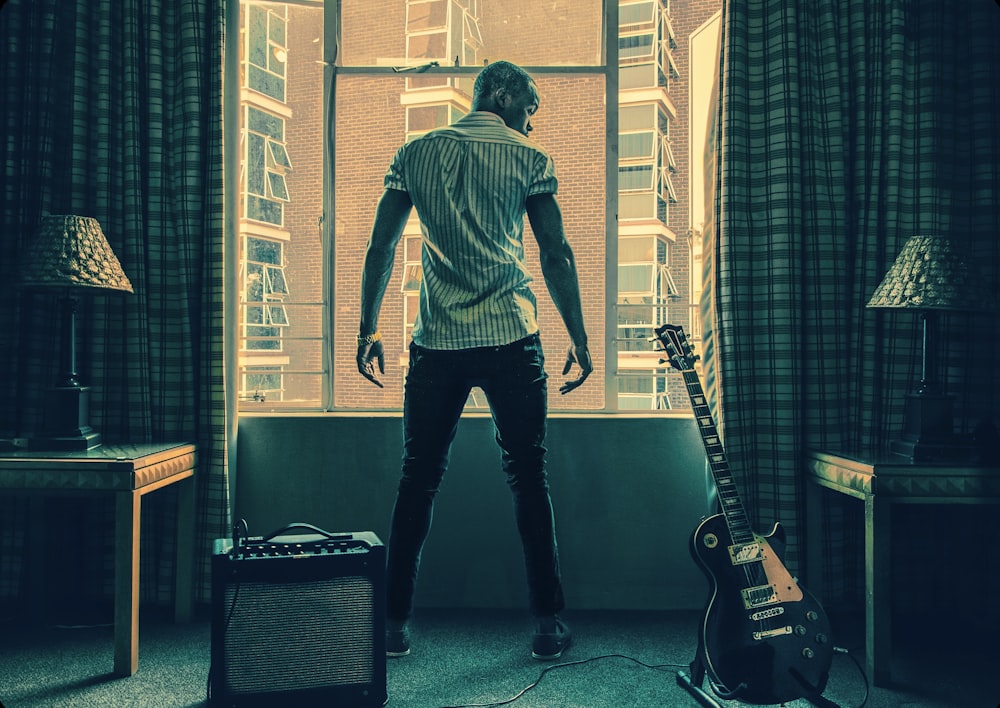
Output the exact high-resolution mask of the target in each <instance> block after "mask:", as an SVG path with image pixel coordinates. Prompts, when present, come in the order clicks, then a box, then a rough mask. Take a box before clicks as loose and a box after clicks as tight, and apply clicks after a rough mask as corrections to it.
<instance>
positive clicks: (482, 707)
mask: <svg viewBox="0 0 1000 708" xmlns="http://www.w3.org/2000/svg"><path fill="white" fill-rule="evenodd" d="M833 651H834V653H836V654H843V655H845V656H847V657H848V658H849V659H850V660H851V661H852V662H853V663H854V666H855V667H856V668H857V669H858V672H859V673H860V674H861V678H862V680H863V681H864V685H865V695H864V698H863V699H862V701H861V703H860V704H859V705H858V706H857V708H864V707H865V706H866V705H867V704H868V696H869V692H870V685H869V682H868V676H867V675H866V674H865V671H864V669H863V668H862V666H861V664H860V662H858V660H857V658H856V657H855V656H854V655H853V654H852V653H851V652H849V651H848V650H847V649H844V648H842V647H834V649H833ZM603 659H626V660H628V661H631V662H633V663H635V664H638V665H639V666H643V667H645V668H647V669H653V670H655V671H659V670H661V669H686V668H688V664H673V663H669V664H648V663H646V662H645V661H642V660H640V659H636V658H635V657H632V656H628V655H627V654H601V655H600V656H592V657H590V658H588V659H578V660H576V661H566V662H562V663H559V664H552V665H550V666H546V667H545V668H544V669H542V671H541V672H540V673H539V674H538V678H536V679H535V680H534V681H532V682H531V683H529V684H528V685H527V686H525V687H524V688H522V689H521V690H520V691H518V692H517V693H515V694H514V695H513V696H511V697H510V698H504V699H501V700H499V701H491V702H487V703H457V704H455V705H447V706H441V708H498V707H499V706H506V705H510V704H511V703H514V702H515V701H517V700H518V699H520V698H521V697H522V696H524V695H525V694H526V693H528V691H530V690H532V689H533V688H535V687H536V686H538V684H539V683H541V681H542V679H543V678H545V675H546V674H547V673H549V672H550V671H554V670H555V669H564V668H566V667H569V666H581V665H583V664H589V663H591V662H594V661H601V660H603Z"/></svg>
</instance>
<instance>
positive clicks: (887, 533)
mask: <svg viewBox="0 0 1000 708" xmlns="http://www.w3.org/2000/svg"><path fill="white" fill-rule="evenodd" d="M891 508H892V507H891V505H890V504H888V503H886V502H883V501H882V500H881V499H879V498H878V497H877V496H876V495H874V494H868V495H867V496H866V497H865V647H866V652H865V653H866V668H867V672H868V676H870V677H871V681H872V684H873V685H875V686H888V685H890V684H891V681H892V678H891V667H890V663H891V659H892V607H891V605H890V602H889V597H890V595H889V593H890V592H891V591H892V588H891V574H892V567H891V560H892V559H891V556H890V544H891V533H892V528H891V527H892V513H891Z"/></svg>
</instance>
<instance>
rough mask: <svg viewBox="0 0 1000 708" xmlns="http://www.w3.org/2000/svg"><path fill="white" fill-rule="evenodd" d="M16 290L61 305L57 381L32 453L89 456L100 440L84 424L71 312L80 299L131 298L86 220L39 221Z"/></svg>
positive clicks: (86, 411) (85, 398)
mask: <svg viewBox="0 0 1000 708" xmlns="http://www.w3.org/2000/svg"><path fill="white" fill-rule="evenodd" d="M20 270H21V278H20V281H21V286H22V287H24V288H31V289H37V290H55V291H56V292H57V293H58V294H59V301H60V342H59V372H60V373H59V378H58V379H57V381H56V385H55V386H54V387H52V388H50V389H48V390H47V391H46V398H45V404H44V408H43V420H42V429H41V434H40V435H39V436H38V437H33V438H28V448H29V449H33V450H89V449H90V448H92V447H97V446H98V445H100V444H101V435H100V433H98V432H97V431H95V430H94V429H93V428H92V427H91V426H90V423H89V417H90V387H88V386H82V385H81V384H80V382H79V380H78V379H77V372H76V307H77V303H78V302H79V297H80V295H82V294H84V293H88V292H89V293H108V292H119V291H120V292H128V293H131V292H132V283H131V282H129V279H128V276H126V275H125V272H124V271H123V270H122V267H121V264H120V263H119V262H118V258H116V257H115V254H114V252H113V251H112V250H111V246H110V245H109V244H108V240H107V239H106V238H105V237H104V232H103V231H101V226H100V224H98V223H97V220H96V219H94V218H91V217H87V216H53V215H48V216H44V217H42V222H41V225H40V228H39V231H38V237H37V238H36V239H35V240H34V241H32V242H31V243H29V244H28V245H27V247H26V249H25V254H24V258H23V260H22V262H21V267H20Z"/></svg>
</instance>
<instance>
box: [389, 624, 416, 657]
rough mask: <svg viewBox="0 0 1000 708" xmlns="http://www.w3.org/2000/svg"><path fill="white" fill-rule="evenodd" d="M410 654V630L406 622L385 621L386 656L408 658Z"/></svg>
mask: <svg viewBox="0 0 1000 708" xmlns="http://www.w3.org/2000/svg"><path fill="white" fill-rule="evenodd" d="M409 653H410V628H409V627H408V626H407V625H406V622H396V621H394V620H389V619H387V620H386V621H385V655H386V656H389V657H400V656H406V655H407V654H409Z"/></svg>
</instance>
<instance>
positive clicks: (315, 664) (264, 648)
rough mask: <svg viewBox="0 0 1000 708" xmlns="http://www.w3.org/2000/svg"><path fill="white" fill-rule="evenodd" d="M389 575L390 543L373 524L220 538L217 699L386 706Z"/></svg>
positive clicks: (212, 674)
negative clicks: (344, 530)
mask: <svg viewBox="0 0 1000 708" xmlns="http://www.w3.org/2000/svg"><path fill="white" fill-rule="evenodd" d="M242 523H243V528H244V531H245V529H246V523H245V522H242ZM384 579H385V547H384V546H383V545H382V542H381V541H380V540H379V538H378V537H377V536H376V535H375V534H374V533H371V532H367V531H366V532H358V533H344V534H330V533H327V532H326V531H323V530H321V529H318V528H316V527H315V526H311V525H309V524H292V525H290V526H286V527H285V528H283V529H281V530H279V531H276V532H275V533H273V534H271V535H270V536H268V537H246V536H245V535H244V536H243V537H241V536H240V535H239V533H236V534H234V537H233V539H228V538H221V539H217V540H216V541H215V547H214V552H213V555H212V664H211V669H210V671H209V682H208V685H209V700H210V703H211V705H213V706H276V705H295V706H312V705H317V706H318V705H322V706H345V707H346V706H350V707H351V708H367V707H368V706H382V705H385V703H386V702H387V701H388V695H387V692H386V667H385V614H384V607H385V583H384Z"/></svg>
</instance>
